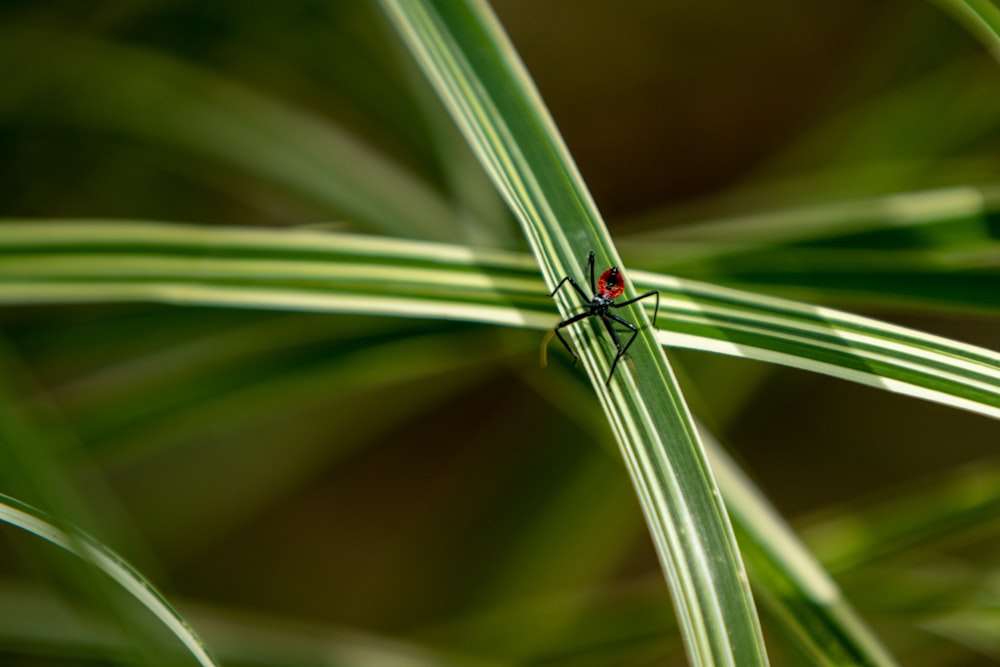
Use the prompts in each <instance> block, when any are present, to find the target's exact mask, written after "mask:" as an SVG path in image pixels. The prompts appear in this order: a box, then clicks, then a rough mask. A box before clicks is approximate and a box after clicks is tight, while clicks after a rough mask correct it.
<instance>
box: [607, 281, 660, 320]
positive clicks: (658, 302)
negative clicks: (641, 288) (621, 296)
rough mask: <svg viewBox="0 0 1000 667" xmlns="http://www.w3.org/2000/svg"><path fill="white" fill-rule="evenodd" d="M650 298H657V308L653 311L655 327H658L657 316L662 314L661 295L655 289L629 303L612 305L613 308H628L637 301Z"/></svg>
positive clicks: (623, 302) (630, 300)
mask: <svg viewBox="0 0 1000 667" xmlns="http://www.w3.org/2000/svg"><path fill="white" fill-rule="evenodd" d="M649 296H655V297H656V307H655V308H654V309H653V326H654V327H655V326H656V316H657V315H658V314H659V313H660V293H659V292H658V291H656V290H655V289H654V290H650V291H648V292H646V293H645V294H640V295H639V296H637V297H635V298H634V299H629V300H628V301H622V302H621V303H613V304H611V307H612V308H621V307H622V306H628V305H630V304H633V303H635V302H636V301H641V300H642V299H645V298H646V297H649Z"/></svg>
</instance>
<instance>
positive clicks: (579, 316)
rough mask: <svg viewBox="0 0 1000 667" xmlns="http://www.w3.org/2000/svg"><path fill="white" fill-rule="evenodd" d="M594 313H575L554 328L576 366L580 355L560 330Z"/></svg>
mask: <svg viewBox="0 0 1000 667" xmlns="http://www.w3.org/2000/svg"><path fill="white" fill-rule="evenodd" d="M570 280H572V278H571V279H570ZM574 286H575V283H574ZM592 315H593V313H591V312H590V311H589V310H588V311H584V312H582V313H579V314H577V315H574V316H573V317H570V318H567V319H565V320H563V321H562V322H560V323H559V324H557V325H556V328H555V329H553V331H555V334H556V336H557V337H558V338H559V342H560V343H562V344H563V347H565V348H566V351H567V352H569V353H570V355H571V356H572V357H573V365H574V366H575V365H576V362H577V361H579V357H577V356H576V352H574V351H573V348H571V347H570V346H569V343H568V342H567V341H566V339H565V338H563V335H562V334H561V333H560V332H559V330H560V329H562V328H563V327H568V326H569V325H571V324H573V323H574V322H579V321H580V320H583V319H586V318H588V317H590V316H592ZM546 342H548V341H546Z"/></svg>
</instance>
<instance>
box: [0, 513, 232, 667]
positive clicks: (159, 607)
mask: <svg viewBox="0 0 1000 667" xmlns="http://www.w3.org/2000/svg"><path fill="white" fill-rule="evenodd" d="M0 521H4V522H6V523H9V524H10V525H12V526H17V527H18V528H21V529H22V530H25V531H27V532H29V533H32V534H33V535H36V536H38V537H40V538H42V539H44V540H47V541H48V542H51V543H52V544H54V545H56V546H58V547H60V548H62V549H65V550H66V551H68V552H70V553H72V554H74V555H76V556H79V557H80V558H81V559H83V560H84V561H86V562H88V563H90V564H92V565H93V566H94V567H96V568H97V569H99V570H100V571H102V572H103V573H104V574H106V575H107V576H108V577H110V578H111V579H112V580H113V581H114V582H115V583H117V584H118V585H119V586H121V587H122V588H123V589H124V590H125V591H126V592H127V593H128V594H129V595H131V596H132V597H133V598H135V600H136V601H138V602H139V603H140V604H142V605H143V606H144V607H146V609H148V610H149V611H150V612H152V613H153V615H154V616H156V618H157V619H159V620H160V622H161V623H163V625H164V626H165V627H166V628H167V629H168V630H170V632H171V633H173V634H174V636H176V637H177V639H179V640H180V641H181V642H182V643H183V644H184V646H185V647H186V648H187V649H188V651H190V653H191V655H192V656H194V658H195V659H196V660H197V661H198V663H199V664H201V665H205V666H206V667H209V666H214V665H215V664H216V663H215V661H214V660H212V658H211V656H209V654H208V652H207V650H206V649H205V646H204V644H203V643H202V642H201V640H200V639H199V638H198V636H197V635H196V634H195V632H194V630H192V629H191V627H190V626H189V625H188V624H187V622H185V621H184V619H183V618H181V616H180V615H179V614H178V613H177V612H176V611H175V610H174V609H173V607H171V606H170V604H169V603H168V602H167V601H166V599H165V598H164V597H163V596H162V595H161V594H160V593H159V592H158V591H157V590H156V589H155V588H153V586H152V584H150V583H149V582H148V581H146V580H145V579H144V578H143V577H142V576H141V575H140V574H139V573H138V572H136V571H135V570H134V569H132V567H131V566H130V565H129V564H128V563H126V562H125V561H124V560H122V559H121V558H120V557H119V556H118V555H116V554H115V553H113V552H112V551H111V550H109V549H107V548H105V547H104V546H102V545H101V544H99V543H98V542H96V541H95V540H94V539H93V538H91V537H89V536H88V535H86V534H84V533H82V532H79V531H75V530H74V531H66V530H63V529H62V528H60V527H58V526H57V525H56V524H55V523H53V522H52V521H51V520H50V519H49V518H48V517H46V516H45V515H44V514H43V513H42V512H39V511H38V510H36V509H34V508H33V507H30V506H28V505H25V504H24V503H21V502H19V501H17V500H15V499H14V498H11V497H9V496H6V495H4V494H0Z"/></svg>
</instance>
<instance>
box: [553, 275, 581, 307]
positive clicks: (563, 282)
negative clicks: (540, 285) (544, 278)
mask: <svg viewBox="0 0 1000 667" xmlns="http://www.w3.org/2000/svg"><path fill="white" fill-rule="evenodd" d="M567 282H568V283H569V284H570V285H572V286H573V289H575V290H576V293H577V294H579V295H580V298H581V299H583V300H584V301H586V302H588V303H589V302H590V297H589V296H587V293H586V292H584V291H583V288H582V287H580V285H578V284H577V282H576V281H575V280H573V279H572V278H571V277H570V276H566V277H565V278H563V279H562V280H560V281H559V284H558V285H556V288H555V289H554V290H552V291H551V292H550V293H549V296H550V297H553V296H555V295H556V292H558V291H559V290H560V289H562V286H563V285H565V284H566V283H567Z"/></svg>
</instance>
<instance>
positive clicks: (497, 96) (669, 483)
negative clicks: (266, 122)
mask: <svg viewBox="0 0 1000 667" xmlns="http://www.w3.org/2000/svg"><path fill="white" fill-rule="evenodd" d="M383 6H384V7H385V8H386V10H387V12H388V13H389V15H390V17H391V18H392V19H393V21H394V22H395V24H396V26H397V28H398V29H399V31H400V33H401V34H402V35H403V37H404V39H405V41H406V43H407V45H408V46H409V47H410V49H411V50H412V51H413V53H414V54H415V56H416V57H417V60H418V62H419V63H420V64H421V66H422V67H423V69H424V71H425V73H426V74H427V75H428V78H429V79H430V80H431V81H432V82H433V84H434V85H435V88H436V89H437V91H438V94H439V95H440V96H441V98H442V100H443V101H444V103H445V106H446V107H448V109H449V110H450V111H451V113H452V116H453V117H454V118H455V121H456V123H457V124H458V125H459V127H460V128H461V129H462V131H463V132H464V134H465V136H466V139H467V141H469V143H470V145H472V147H473V150H474V151H475V152H476V154H477V155H478V156H479V159H480V161H481V162H482V163H483V165H484V166H485V168H486V170H487V173H488V174H489V175H490V176H491V177H492V179H493V181H494V184H495V185H496V187H497V189H498V190H499V191H500V193H501V195H502V196H503V197H504V199H505V200H506V201H507V205H508V206H509V207H510V208H511V210H512V211H513V212H514V214H515V216H516V217H517V218H518V221H519V222H520V223H521V226H522V229H523V231H524V234H525V236H526V238H527V240H528V244H529V246H530V247H531V249H532V251H533V252H534V254H535V257H536V259H537V260H538V263H539V265H540V267H541V269H542V275H543V276H544V277H545V281H546V284H547V285H548V287H549V288H550V289H553V288H555V287H556V286H557V285H559V284H562V283H561V280H562V279H563V277H564V276H575V277H576V278H577V279H578V281H579V282H580V283H581V284H587V280H586V279H585V278H584V276H583V267H584V266H585V261H586V260H585V258H586V257H587V255H588V253H590V252H594V253H595V254H596V257H597V261H598V262H599V266H600V267H602V268H601V270H603V268H604V267H608V266H620V265H621V262H620V261H618V259H617V253H616V251H615V249H614V247H613V244H612V242H611V239H610V236H609V235H608V232H607V229H606V228H605V226H604V224H603V222H602V220H601V218H600V215H599V213H598V212H597V209H596V207H595V205H594V203H593V201H592V199H591V197H590V195H589V194H588V192H587V190H586V187H585V186H584V184H583V182H582V179H581V178H580V176H579V174H578V172H577V170H576V168H575V166H574V164H573V162H572V160H571V158H570V157H569V154H568V152H567V150H566V148H565V146H564V145H563V142H562V140H561V138H560V137H559V135H558V132H557V131H556V129H555V127H554V125H553V124H552V121H551V119H550V118H549V116H548V113H547V111H546V109H545V108H544V106H543V105H542V103H541V102H540V100H539V98H538V94H537V91H536V90H535V89H534V86H533V85H532V83H531V81H530V79H529V77H528V75H527V73H526V72H525V71H524V69H523V67H522V66H521V64H520V62H519V61H518V60H517V58H516V57H515V56H514V53H513V49H512V48H511V45H510V44H509V42H508V41H507V38H506V36H505V35H504V34H503V32H502V30H501V29H500V27H499V25H498V24H497V22H496V20H495V19H494V17H493V16H492V15H491V14H490V13H489V11H488V9H487V8H486V7H485V5H484V4H482V3H475V2H469V3H458V2H451V3H447V2H393V1H386V2H384V3H383ZM626 280H627V278H626ZM629 287H630V286H629ZM626 294H627V295H634V294H636V292H635V291H634V290H631V289H629V290H627V291H626ZM567 297H569V295H568V294H567V293H566V292H563V293H561V294H560V296H559V298H558V299H557V303H558V304H559V307H560V311H561V312H562V314H563V316H564V317H568V316H569V315H570V314H572V313H573V312H574V311H575V310H576V309H577V308H578V307H579V304H578V303H576V302H575V301H574V300H572V299H570V298H567ZM628 311H629V312H628V313H626V312H625V311H622V312H623V314H626V315H627V314H630V315H631V316H632V318H633V321H636V322H638V323H639V327H640V330H641V333H640V334H639V335H638V337H637V340H636V341H635V343H634V344H633V345H632V347H631V348H630V363H629V364H622V365H621V367H620V368H619V369H618V371H617V373H616V374H615V375H614V376H613V377H609V375H608V372H609V369H608V363H609V362H608V361H607V355H606V352H605V349H604V345H603V342H602V339H601V337H600V335H601V333H602V332H601V331H600V330H599V328H598V327H596V325H594V326H587V325H582V326H579V327H574V328H573V329H571V330H569V336H570V338H571V340H572V341H573V342H574V344H575V346H576V347H577V348H578V349H579V350H580V357H581V358H582V359H583V361H584V367H585V368H586V370H587V373H588V375H589V376H590V378H591V382H592V383H593V385H594V388H595V390H596V392H597V394H598V398H599V399H600V402H601V405H602V407H603V409H604V411H605V413H606V415H607V418H608V421H609V423H610V424H611V427H612V431H613V432H614V434H615V436H616V438H617V440H618V444H619V447H620V448H621V452H622V456H623V457H624V459H625V461H626V465H627V468H628V470H629V473H630V475H631V476H632V481H633V484H634V486H635V489H636V492H637V494H638V496H639V499H640V503H641V505H642V507H643V511H644V512H645V515H646V520H647V523H648V525H649V528H650V532H651V535H652V538H653V543H654V545H655V547H656V550H657V552H658V554H659V556H660V562H661V566H662V568H663V571H664V573H665V575H666V577H667V580H668V583H669V586H670V590H671V593H672V595H673V596H674V602H675V608H676V610H677V616H678V619H679V625H680V628H681V631H682V634H683V635H684V637H685V644H686V648H687V650H688V654H689V656H690V657H691V660H692V662H694V663H695V664H699V665H701V664H737V662H738V663H739V664H742V665H753V664H766V663H767V656H766V653H765V650H764V645H763V638H762V636H761V631H760V625H759V622H758V620H757V614H756V609H755V607H754V604H753V599H752V596H751V594H750V590H749V587H748V586H747V583H746V578H745V573H744V570H743V565H742V562H741V560H740V556H739V551H738V549H737V547H736V543H735V538H734V537H733V533H732V528H731V527H730V525H729V520H728V517H727V515H726V512H725V509H724V507H723V506H722V503H721V502H720V500H719V496H718V491H717V489H716V487H715V482H714V480H713V479H712V476H711V472H710V470H709V467H708V465H707V463H706V461H705V456H704V452H703V451H702V448H701V444H700V443H699V441H698V436H697V431H696V429H695V428H694V425H693V424H692V422H691V417H690V414H689V413H688V411H687V407H686V405H685V404H684V400H683V398H682V397H681V395H680V390H679V388H678V386H677V382H676V380H675V379H674V377H673V374H672V371H671V370H670V368H669V366H668V365H667V361H666V357H665V356H664V354H663V352H662V350H661V349H660V347H659V345H657V343H656V342H655V341H654V340H653V338H652V336H651V335H650V334H649V332H650V330H651V329H650V323H649V320H648V318H647V316H646V315H645V314H644V312H643V310H642V308H640V307H636V306H631V307H629V309H628ZM587 324H590V323H587ZM612 369H613V367H612ZM605 378H608V380H607V382H605ZM708 554H711V557H708Z"/></svg>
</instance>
